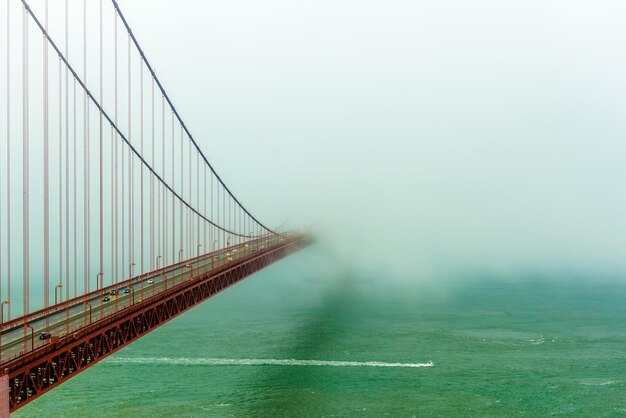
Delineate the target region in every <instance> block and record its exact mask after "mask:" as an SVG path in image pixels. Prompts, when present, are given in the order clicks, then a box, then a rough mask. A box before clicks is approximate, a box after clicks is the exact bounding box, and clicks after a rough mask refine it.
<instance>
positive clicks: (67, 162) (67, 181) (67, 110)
mask: <svg viewBox="0 0 626 418" xmlns="http://www.w3.org/2000/svg"><path fill="white" fill-rule="evenodd" d="M67 2H68V0H65V53H66V54H67V56H68V59H69V54H70V51H69V41H68V39H69V38H68V4H67ZM68 82H69V70H68V69H67V66H66V67H65V300H68V299H69V298H70V131H69V122H70V116H69V113H70V105H69V94H68ZM59 177H61V176H59ZM61 283H62V279H61V278H59V284H61ZM67 314H68V316H69V312H67ZM69 326H70V324H69V321H68V322H66V327H67V329H68V330H69Z"/></svg>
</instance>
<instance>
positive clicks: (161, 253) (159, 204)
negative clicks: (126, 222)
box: [152, 79, 167, 268]
mask: <svg viewBox="0 0 626 418" xmlns="http://www.w3.org/2000/svg"><path fill="white" fill-rule="evenodd" d="M152 83H153V84H154V79H153V81H152ZM164 105H165V101H164V100H161V126H162V130H161V147H162V150H161V170H163V177H165V122H164V119H163V112H164V109H165V107H164ZM157 186H158V187H157V236H158V240H157V258H158V257H162V258H163V262H165V259H166V258H167V253H166V252H165V251H161V250H162V247H161V239H162V236H163V235H162V233H161V226H162V225H163V218H162V217H161V207H162V206H163V205H162V200H161V190H162V189H163V185H162V184H158V185H157ZM163 248H164V247H163ZM155 262H156V260H155ZM156 264H157V265H156V266H155V267H156V268H159V266H160V264H159V263H158V262H156Z"/></svg>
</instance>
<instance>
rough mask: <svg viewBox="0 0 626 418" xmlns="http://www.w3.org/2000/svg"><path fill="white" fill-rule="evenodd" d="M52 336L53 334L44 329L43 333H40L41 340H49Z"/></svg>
mask: <svg viewBox="0 0 626 418" xmlns="http://www.w3.org/2000/svg"><path fill="white" fill-rule="evenodd" d="M50 337H52V334H50V333H49V332H48V331H44V332H42V333H41V334H39V339H40V340H47V339H48V338H50Z"/></svg>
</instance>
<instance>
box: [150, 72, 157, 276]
mask: <svg viewBox="0 0 626 418" xmlns="http://www.w3.org/2000/svg"><path fill="white" fill-rule="evenodd" d="M154 145H155V144H154V80H152V165H154V166H155V167H156V161H155V158H154ZM153 270H154V174H152V173H150V271H153Z"/></svg>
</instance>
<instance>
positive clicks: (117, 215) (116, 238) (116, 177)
mask: <svg viewBox="0 0 626 418" xmlns="http://www.w3.org/2000/svg"><path fill="white" fill-rule="evenodd" d="M114 18H115V23H114V31H115V36H114V41H113V42H114V48H113V49H114V54H115V58H114V60H113V61H114V65H115V71H114V72H115V76H114V79H115V94H114V96H115V98H114V101H115V104H114V108H115V124H116V125H117V123H118V120H117V13H116V14H115V16H114ZM114 135H115V140H114V142H115V170H114V173H113V181H114V182H115V283H117V281H118V280H119V277H120V276H119V268H120V264H119V254H120V253H119V229H118V224H119V199H118V196H119V194H118V181H119V176H118V159H117V131H116V132H115V133H114ZM123 160H124V147H122V161H123ZM123 170H124V164H122V187H124V174H123V173H124V171H123ZM122 190H123V189H122ZM123 195H124V193H123V192H122V199H124V197H123ZM122 218H123V217H122ZM123 222H124V220H123V219H122V225H123ZM123 242H124V229H123V227H122V252H123V251H124V250H123V248H124V247H123V245H124V244H123ZM123 257H124V256H122V264H123V263H124V259H123ZM123 271H124V270H122V272H123Z"/></svg>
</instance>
